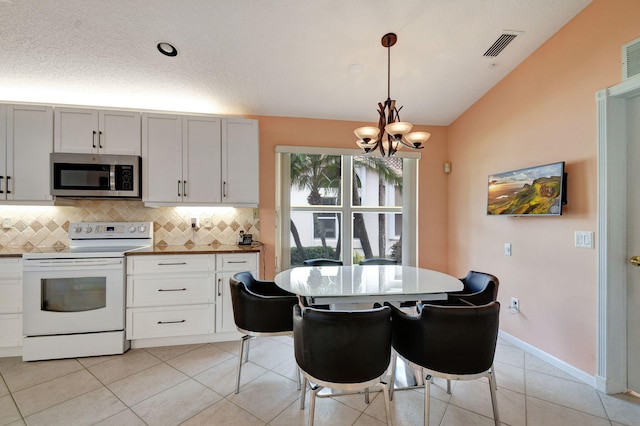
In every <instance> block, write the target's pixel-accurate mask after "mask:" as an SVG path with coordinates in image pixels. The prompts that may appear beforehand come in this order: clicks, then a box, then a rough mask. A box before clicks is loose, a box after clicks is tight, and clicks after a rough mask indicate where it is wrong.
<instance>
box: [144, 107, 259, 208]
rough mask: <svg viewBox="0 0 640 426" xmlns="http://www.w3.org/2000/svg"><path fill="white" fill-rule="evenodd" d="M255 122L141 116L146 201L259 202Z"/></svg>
mask: <svg viewBox="0 0 640 426" xmlns="http://www.w3.org/2000/svg"><path fill="white" fill-rule="evenodd" d="M257 146H258V132H257V121H255V120H242V119H227V118H220V117H214V116H205V115H202V116H187V115H170V114H153V113H145V114H142V169H143V191H142V199H143V201H144V202H145V203H146V204H147V205H202V206H206V205H232V206H236V205H237V206H257V205H258V192H257V176H258V174H257V173H258V171H257V169H258V152H257Z"/></svg>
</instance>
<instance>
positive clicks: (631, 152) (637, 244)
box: [627, 97, 640, 393]
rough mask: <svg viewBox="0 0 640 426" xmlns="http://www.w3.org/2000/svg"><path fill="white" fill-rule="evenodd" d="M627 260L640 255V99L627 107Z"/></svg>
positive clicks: (634, 368)
mask: <svg viewBox="0 0 640 426" xmlns="http://www.w3.org/2000/svg"><path fill="white" fill-rule="evenodd" d="M627 118H628V119H627V123H628V124H627V138H628V145H627V149H628V151H627V162H628V163H627V170H628V171H627V173H628V174H627V179H628V182H627V203H628V204H627V205H628V214H627V255H628V256H627V257H628V258H631V257H632V256H640V191H638V182H640V167H638V160H639V159H640V97H636V98H633V99H630V100H629V101H628V104H627ZM628 265H629V266H628V267H627V351H628V352H627V382H628V384H627V386H628V388H629V389H631V390H633V391H635V392H637V393H640V266H634V265H633V264H632V263H629V264H628Z"/></svg>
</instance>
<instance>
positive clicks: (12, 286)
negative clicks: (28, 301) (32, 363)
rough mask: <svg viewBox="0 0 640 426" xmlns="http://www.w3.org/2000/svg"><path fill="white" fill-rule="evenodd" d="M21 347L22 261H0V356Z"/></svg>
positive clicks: (17, 353)
mask: <svg viewBox="0 0 640 426" xmlns="http://www.w3.org/2000/svg"><path fill="white" fill-rule="evenodd" d="M21 346H22V259H21V258H14V257H10V258H4V259H0V356H14V355H19V350H20V349H19V348H20V347H21Z"/></svg>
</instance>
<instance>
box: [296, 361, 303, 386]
mask: <svg viewBox="0 0 640 426" xmlns="http://www.w3.org/2000/svg"><path fill="white" fill-rule="evenodd" d="M296 382H297V385H298V390H300V389H302V387H301V386H300V367H298V366H296Z"/></svg>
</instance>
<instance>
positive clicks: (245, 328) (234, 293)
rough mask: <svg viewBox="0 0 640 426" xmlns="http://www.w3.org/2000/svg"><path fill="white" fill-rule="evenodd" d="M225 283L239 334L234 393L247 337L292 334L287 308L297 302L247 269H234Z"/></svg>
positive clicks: (238, 382) (238, 383) (285, 292)
mask: <svg viewBox="0 0 640 426" xmlns="http://www.w3.org/2000/svg"><path fill="white" fill-rule="evenodd" d="M229 286H230V287H231V303H232V305H233V319H234V321H235V323H236V328H237V329H238V331H239V332H240V333H242V334H243V336H242V339H241V340H240V354H239V357H238V370H237V375H236V389H235V393H238V392H239V391H240V374H241V372H242V363H243V362H247V361H248V359H249V340H250V339H252V338H255V337H259V336H286V335H289V336H290V335H292V334H293V318H292V315H291V309H292V307H293V306H294V305H296V304H297V303H298V297H297V296H296V295H295V294H293V293H289V292H288V291H286V290H283V289H281V288H280V287H278V286H277V285H276V283H274V282H272V281H263V280H257V279H255V278H254V276H253V275H252V274H251V272H238V273H237V274H235V275H233V276H232V277H231V278H230V279H229ZM296 375H297V374H296ZM298 380H299V376H298ZM298 386H300V383H298Z"/></svg>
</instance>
